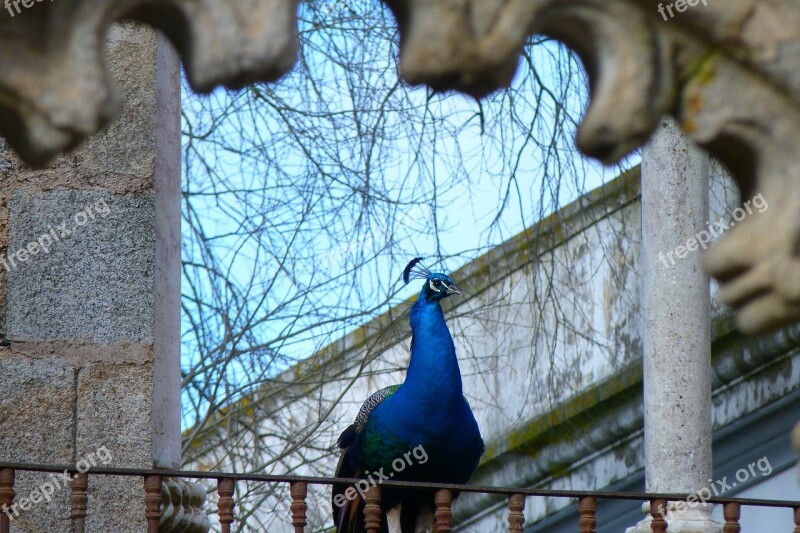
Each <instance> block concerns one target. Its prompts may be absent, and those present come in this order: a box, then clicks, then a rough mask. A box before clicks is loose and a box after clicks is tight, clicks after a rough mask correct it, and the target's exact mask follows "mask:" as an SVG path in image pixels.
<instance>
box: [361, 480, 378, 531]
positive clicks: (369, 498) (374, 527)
mask: <svg viewBox="0 0 800 533" xmlns="http://www.w3.org/2000/svg"><path fill="white" fill-rule="evenodd" d="M364 502H365V504H364V527H365V528H366V529H367V533H380V530H381V486H380V485H373V486H371V487H370V488H368V489H367V492H366V493H365V494H364Z"/></svg>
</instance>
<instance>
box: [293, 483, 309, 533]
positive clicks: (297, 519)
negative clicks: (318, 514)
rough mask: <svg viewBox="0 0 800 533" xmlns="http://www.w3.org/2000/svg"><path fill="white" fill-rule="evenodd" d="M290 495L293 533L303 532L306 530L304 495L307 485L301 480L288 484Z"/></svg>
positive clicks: (306, 491) (306, 493)
mask: <svg viewBox="0 0 800 533" xmlns="http://www.w3.org/2000/svg"><path fill="white" fill-rule="evenodd" d="M289 492H290V493H291V495H292V505H291V507H290V509H291V510H292V525H293V526H294V533H304V532H305V530H306V523H307V522H306V510H307V509H308V505H306V496H308V485H307V484H305V483H303V482H302V481H297V482H295V483H292V484H291V485H290V486H289Z"/></svg>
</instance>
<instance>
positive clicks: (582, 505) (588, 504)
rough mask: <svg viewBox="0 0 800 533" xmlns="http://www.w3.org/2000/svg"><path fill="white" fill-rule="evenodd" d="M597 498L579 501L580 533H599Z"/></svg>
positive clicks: (584, 498) (588, 497) (590, 497)
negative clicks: (597, 532)
mask: <svg viewBox="0 0 800 533" xmlns="http://www.w3.org/2000/svg"><path fill="white" fill-rule="evenodd" d="M596 513H597V498H595V497H594V496H584V497H582V498H580V499H578V514H579V515H580V518H578V528H579V530H580V533H595V532H596V531H597V529H596V528H597V517H596V516H595V515H596Z"/></svg>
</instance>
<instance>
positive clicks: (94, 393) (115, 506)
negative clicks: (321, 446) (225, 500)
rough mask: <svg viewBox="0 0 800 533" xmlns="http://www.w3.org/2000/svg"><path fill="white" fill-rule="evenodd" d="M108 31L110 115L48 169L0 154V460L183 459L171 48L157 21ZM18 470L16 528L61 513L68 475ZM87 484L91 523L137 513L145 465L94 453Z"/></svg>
mask: <svg viewBox="0 0 800 533" xmlns="http://www.w3.org/2000/svg"><path fill="white" fill-rule="evenodd" d="M53 5H55V4H53ZM48 6H49V4H48ZM35 7H36V8H41V7H44V6H43V5H39V4H36V6H35ZM108 37H109V39H108V41H107V57H108V64H109V65H110V67H111V73H112V76H113V77H114V78H115V80H116V82H117V84H118V86H119V87H120V89H121V91H122V92H123V93H124V95H125V98H124V101H125V102H126V105H125V107H124V108H123V109H122V113H121V116H120V117H119V119H118V120H117V121H116V122H114V123H112V124H111V125H110V126H109V127H108V129H107V130H105V131H104V132H103V133H101V134H99V135H97V136H95V137H92V138H91V139H90V140H88V141H87V142H86V143H85V144H84V145H83V146H82V147H81V148H80V149H79V150H77V151H76V152H75V153H73V154H71V155H69V156H64V157H61V158H59V159H57V160H56V161H54V163H53V164H52V165H51V166H49V167H48V168H46V169H44V170H32V169H30V168H29V167H27V166H25V165H24V164H23V163H22V162H21V161H19V160H18V159H17V158H16V157H14V156H12V155H10V154H9V152H8V151H5V152H4V153H3V155H2V156H0V259H2V263H0V276H1V277H0V287H1V288H2V293H3V297H2V301H0V307H2V308H3V309H4V311H5V321H4V324H3V325H4V328H5V329H4V333H5V334H4V337H5V341H6V343H7V344H8V346H5V347H2V348H0V402H2V406H0V410H2V413H3V416H2V431H0V449H2V450H3V459H4V460H6V461H15V462H23V463H50V464H77V466H78V467H79V468H81V467H82V465H83V466H86V467H89V468H91V466H114V467H137V468H152V467H153V466H156V467H179V466H180V396H179V395H180V344H179V339H180V337H179V335H180V171H179V163H180V130H179V124H180V113H179V106H180V87H179V63H178V58H177V55H176V54H175V52H174V51H173V50H172V48H171V46H170V45H169V43H168V42H167V41H166V39H164V38H163V37H159V36H157V34H156V32H155V31H153V30H150V29H145V28H143V27H140V26H137V25H133V24H124V25H119V26H114V27H113V28H112V29H111V32H110V34H109V36H108ZM17 477H18V480H19V482H18V483H17V485H16V487H15V489H16V491H17V501H19V502H22V500H23V499H24V498H28V503H29V504H30V505H28V506H27V509H26V508H24V507H23V508H21V509H20V512H19V514H18V515H17V516H15V517H14V524H15V526H13V527H12V529H15V530H21V531H65V530H67V529H69V526H68V524H69V504H68V499H69V487H68V485H69V483H68V482H67V483H66V486H64V483H63V482H62V481H59V480H57V479H55V478H52V477H51V476H45V475H33V474H28V473H22V472H20V473H19V474H18V476H17ZM44 483H56V486H55V488H54V490H53V491H52V492H53V494H52V500H53V501H52V502H48V501H41V502H39V503H36V501H35V499H34V498H35V497H32V496H33V494H34V493H35V490H36V488H37V487H40V486H43V484H44ZM48 490H49V489H48ZM88 496H89V500H88V508H87V517H86V528H87V531H114V532H127V531H141V530H142V529H143V527H144V491H143V489H142V481H141V479H137V478H119V477H101V476H93V475H92V473H91V469H90V470H89V476H88Z"/></svg>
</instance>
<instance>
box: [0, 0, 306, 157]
mask: <svg viewBox="0 0 800 533" xmlns="http://www.w3.org/2000/svg"><path fill="white" fill-rule="evenodd" d="M296 10H297V1H296V0H289V1H285V0H247V1H243V2H226V1H222V0H201V1H200V2H197V1H195V0H159V1H157V2H151V1H144V0H118V1H113V2H108V1H106V0H77V1H71V2H62V3H60V4H55V5H51V4H50V3H49V2H45V3H38V2H36V3H34V4H33V5H32V6H31V7H28V8H25V7H24V5H20V3H19V2H16V3H11V4H9V5H8V6H6V7H5V8H4V9H3V10H2V11H0V133H1V134H2V135H4V136H6V137H7V138H8V140H9V142H10V144H11V145H12V147H14V149H15V150H17V152H18V153H20V154H21V155H22V156H23V158H24V159H26V160H27V161H28V162H31V163H40V164H42V163H44V162H46V161H48V160H50V159H51V158H52V157H53V156H55V155H57V154H58V153H60V152H63V151H64V150H66V149H68V148H71V147H74V146H76V145H77V144H78V143H79V142H80V141H82V140H83V139H84V138H85V137H86V136H88V135H91V134H94V133H96V132H97V131H99V129H100V128H101V127H103V126H104V125H106V124H107V123H108V122H109V121H110V119H111V118H112V117H113V116H115V115H116V113H117V112H118V110H119V105H118V101H117V97H116V94H115V91H114V89H113V88H112V83H111V77H110V76H109V73H108V66H107V63H106V56H105V55H104V39H105V36H106V35H107V34H108V31H109V28H110V26H111V25H112V24H113V23H114V22H117V21H119V20H121V19H123V18H133V19H136V20H139V21H144V22H148V23H150V24H153V25H154V26H157V27H159V28H161V29H162V30H163V31H164V32H165V33H166V34H167V35H169V36H170V39H171V40H172V42H174V43H177V45H178V48H179V50H180V54H181V56H182V57H183V60H184V64H185V66H186V74H187V77H188V79H189V81H190V83H191V84H192V85H193V86H194V87H195V89H197V90H201V91H210V90H211V89H212V88H213V87H215V86H217V85H220V84H225V85H228V86H241V85H243V84H244V83H247V82H251V81H257V80H264V81H269V80H273V79H275V78H277V77H279V76H280V75H282V74H283V73H284V72H286V71H287V70H288V69H289V68H291V66H292V65H293V64H294V60H295V54H296V47H297V45H296V30H295V19H296ZM23 11H24V12H23ZM130 75H131V76H135V75H136V72H135V71H131V72H130ZM122 128H123V129H125V130H127V129H129V128H130V125H126V126H123V127H122ZM130 132H131V133H135V130H130ZM120 149H121V150H124V149H123V148H120ZM129 164H133V162H130V163H129Z"/></svg>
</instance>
